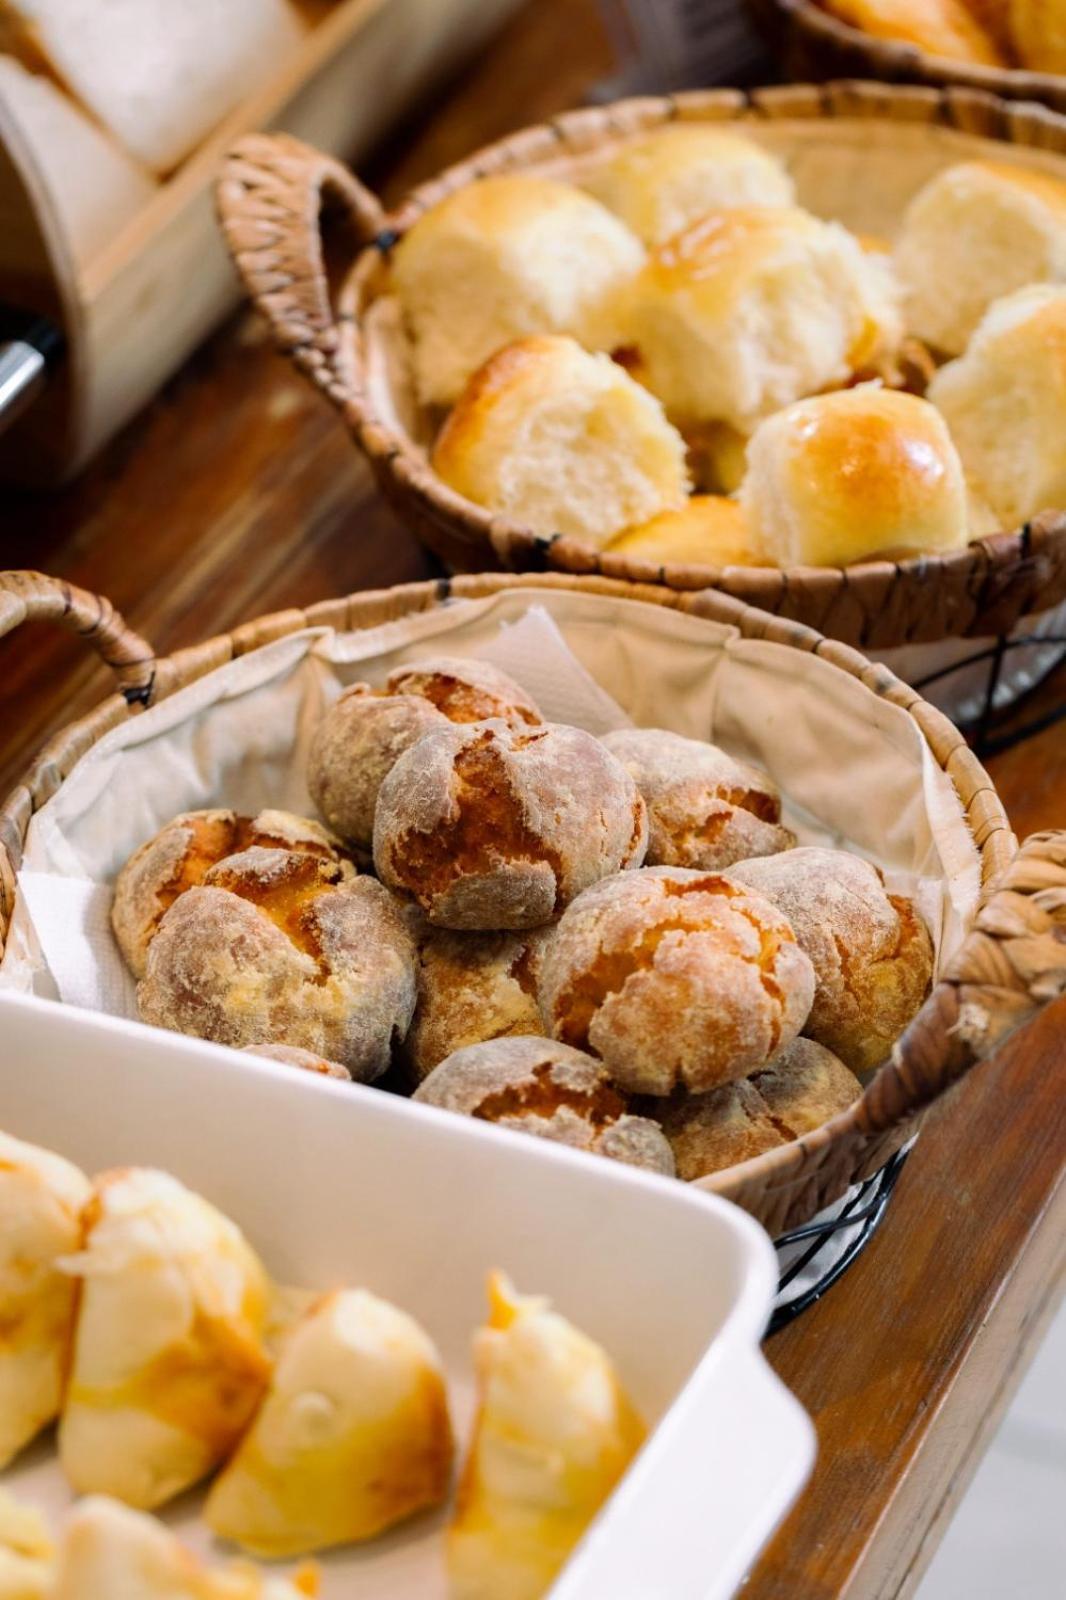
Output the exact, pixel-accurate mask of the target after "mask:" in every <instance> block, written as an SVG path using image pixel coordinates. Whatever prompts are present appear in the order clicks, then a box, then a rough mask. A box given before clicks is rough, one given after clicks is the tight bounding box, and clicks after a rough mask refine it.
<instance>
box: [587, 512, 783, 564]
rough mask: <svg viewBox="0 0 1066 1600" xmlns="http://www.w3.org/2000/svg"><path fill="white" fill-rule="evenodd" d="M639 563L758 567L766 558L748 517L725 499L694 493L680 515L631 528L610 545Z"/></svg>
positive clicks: (663, 516)
mask: <svg viewBox="0 0 1066 1600" xmlns="http://www.w3.org/2000/svg"><path fill="white" fill-rule="evenodd" d="M607 548H608V549H609V550H610V552H611V554H612V555H616V554H617V555H625V556H632V557H633V558H634V559H635V560H638V561H656V562H662V563H664V564H665V563H667V562H675V561H676V562H684V563H686V564H688V563H690V562H691V563H694V564H696V565H698V566H708V567H757V566H761V565H762V564H763V560H762V558H761V556H760V554H759V552H758V551H757V550H755V549H754V548H753V546H752V543H751V541H750V540H749V538H748V532H747V525H746V524H745V521H744V513H743V512H742V511H741V509H740V507H739V506H738V505H737V503H736V501H735V500H728V499H726V498H725V496H724V495H716V494H694V495H693V496H692V498H691V499H690V500H686V502H685V504H684V505H683V506H682V507H681V508H680V509H679V510H677V511H660V512H659V515H658V516H657V517H652V518H651V519H650V521H648V522H641V523H639V524H638V525H637V527H635V528H628V529H627V530H626V532H625V533H623V534H620V535H619V537H618V538H617V539H614V540H613V541H612V542H611V544H609V545H608V547H607Z"/></svg>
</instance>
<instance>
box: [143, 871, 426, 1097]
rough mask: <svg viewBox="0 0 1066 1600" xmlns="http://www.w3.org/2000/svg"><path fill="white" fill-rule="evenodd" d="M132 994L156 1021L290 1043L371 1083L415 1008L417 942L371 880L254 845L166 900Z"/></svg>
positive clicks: (229, 1040) (217, 1037) (237, 1040)
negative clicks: (172, 899)
mask: <svg viewBox="0 0 1066 1600" xmlns="http://www.w3.org/2000/svg"><path fill="white" fill-rule="evenodd" d="M137 1001H138V1004H139V1006H140V1012H141V1016H142V1017H143V1018H144V1020H145V1021H146V1022H152V1023H155V1024H156V1025H157V1026H158V1027H162V1028H173V1029H176V1030H177V1032H179V1033H191V1034H195V1035H197V1036H198V1037H199V1038H201V1039H212V1040H214V1041H215V1042H216V1043H217V1044H228V1045H235V1046H236V1047H238V1048H241V1047H243V1046H244V1045H249V1044H251V1045H258V1044H284V1045H296V1046H298V1047H299V1048H300V1049H303V1050H309V1051H311V1052H312V1053H313V1054H314V1055H318V1056H324V1057H325V1058H326V1060H327V1061H337V1062H340V1063H341V1065H342V1066H344V1067H346V1068H347V1069H348V1071H349V1072H350V1073H351V1075H352V1076H353V1077H354V1078H356V1079H357V1080H359V1081H360V1082H366V1083H369V1082H372V1081H373V1079H375V1078H377V1077H379V1076H380V1075H381V1073H382V1072H384V1071H385V1069H386V1067H387V1066H388V1065H389V1060H390V1052H391V1047H392V1044H393V1041H394V1039H397V1040H399V1039H402V1038H403V1035H404V1034H405V1033H406V1031H407V1027H408V1024H409V1023H410V1021H411V1016H412V1014H413V1012H414V1007H415V947H414V941H413V939H412V938H411V935H410V933H409V932H408V930H407V927H406V926H405V923H404V920H403V917H402V916H401V914H400V911H399V909H398V907H397V905H396V902H395V901H394V900H393V898H392V896H391V895H390V894H389V893H388V890H387V889H385V888H384V887H383V886H382V885H381V884H380V883H377V882H376V881H375V880H374V879H373V878H354V877H347V876H345V873H344V870H343V868H342V866H341V865H340V864H338V863H336V862H330V861H324V860H322V859H321V858H320V857H316V856H309V855H297V854H296V853H295V852H293V851H289V850H266V849H263V848H261V847H255V848H253V849H249V850H245V851H242V852H241V853H240V854H238V855H233V856H229V857H228V858H227V859H226V860H224V861H221V862H219V863H218V864H217V865H216V866H214V867H212V868H211V869H210V871H208V872H207V874H206V875H205V877H204V880H203V883H202V885H201V886H200V887H198V888H194V889H187V890H186V892H185V893H184V894H183V895H182V896H181V897H180V898H179V899H178V900H176V901H175V902H174V904H173V905H172V906H171V907H170V910H169V911H168V912H167V913H166V915H165V916H164V918H163V920H162V922H161V923H160V925H159V931H158V933H157V934H156V936H155V938H154V939H153V941H152V943H151V945H150V947H149V950H148V962H147V967H146V970H145V975H144V977H143V978H142V980H141V982H140V984H139V986H138V989H137Z"/></svg>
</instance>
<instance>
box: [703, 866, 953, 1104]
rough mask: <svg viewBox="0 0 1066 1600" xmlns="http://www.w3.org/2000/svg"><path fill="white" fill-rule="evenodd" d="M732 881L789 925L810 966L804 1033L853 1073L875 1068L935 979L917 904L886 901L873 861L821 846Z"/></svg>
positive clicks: (742, 869)
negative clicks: (763, 901) (811, 982)
mask: <svg viewBox="0 0 1066 1600" xmlns="http://www.w3.org/2000/svg"><path fill="white" fill-rule="evenodd" d="M728 877H729V879H730V881H731V882H732V883H736V884H740V885H742V886H743V887H744V888H746V889H749V890H751V891H752V892H753V893H755V894H758V895H762V896H763V897H765V899H767V900H769V901H771V902H772V903H773V904H774V905H775V906H776V907H777V908H778V910H779V911H781V912H782V913H783V914H784V915H785V916H786V917H787V918H788V920H789V922H790V924H791V925H792V927H793V929H794V930H795V934H796V938H797V939H798V940H799V942H800V945H801V946H802V947H803V949H804V950H805V951H806V953H807V955H808V956H809V957H810V959H811V961H812V962H813V964H814V973H815V977H816V980H817V982H816V987H815V991H814V1003H813V1004H812V1006H811V1009H810V1016H809V1017H808V1018H807V1022H806V1026H805V1027H804V1029H803V1031H804V1033H806V1034H808V1035H809V1036H810V1037H811V1038H812V1039H816V1040H817V1041H818V1042H819V1043H820V1044H824V1045H825V1046H826V1047H827V1048H828V1049H830V1050H832V1051H834V1052H835V1053H836V1055H838V1056H839V1057H840V1059H841V1060H842V1061H843V1062H844V1063H845V1064H846V1065H847V1066H849V1067H850V1068H851V1070H852V1071H853V1072H857V1073H865V1072H868V1071H870V1070H872V1069H873V1068H874V1067H879V1066H880V1065H881V1063H882V1061H884V1060H885V1059H886V1058H887V1056H888V1055H889V1053H890V1051H891V1049H892V1046H893V1045H894V1044H895V1042H896V1040H897V1039H898V1038H899V1036H900V1034H901V1033H902V1032H903V1030H904V1028H905V1027H906V1026H907V1024H908V1022H910V1021H911V1019H912V1018H913V1017H914V1015H915V1013H916V1012H917V1011H918V1008H919V1007H920V1006H921V1003H922V1001H923V1000H924V999H925V996H926V994H927V992H928V989H929V984H930V981H931V979H932V976H933V945H932V940H931V939H930V937H929V931H928V929H927V928H926V926H925V923H924V922H923V921H922V918H921V916H920V915H919V913H918V910H917V907H916V906H915V905H914V902H913V901H911V900H909V899H907V897H906V896H905V895H897V894H890V893H889V892H888V890H887V889H886V888H885V885H884V879H883V877H882V875H881V873H880V872H879V871H878V869H877V868H876V867H875V866H872V865H871V864H870V862H868V861H863V860H861V859H860V857H858V856H853V855H849V854H848V853H847V851H844V850H826V849H822V848H820V847H817V846H808V847H806V848H804V849H801V850H789V851H787V852H786V854H784V855H780V856H767V857H766V859H765V860H761V861H741V862H738V864H737V865H736V866H735V867H731V868H730V869H729V873H728Z"/></svg>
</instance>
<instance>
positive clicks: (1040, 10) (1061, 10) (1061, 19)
mask: <svg viewBox="0 0 1066 1600" xmlns="http://www.w3.org/2000/svg"><path fill="white" fill-rule="evenodd" d="M1002 3H1005V4H1006V6H1007V8H1008V9H1007V16H1008V21H1009V26H1010V37H1011V43H1012V44H1013V46H1014V48H1015V50H1016V51H1017V53H1018V58H1019V60H1020V61H1021V64H1022V66H1023V67H1028V68H1029V69H1030V70H1031V71H1033V72H1054V73H1057V74H1059V75H1060V76H1061V75H1062V74H1066V3H1064V0H1002Z"/></svg>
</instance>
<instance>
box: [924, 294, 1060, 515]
mask: <svg viewBox="0 0 1066 1600" xmlns="http://www.w3.org/2000/svg"><path fill="white" fill-rule="evenodd" d="M929 398H930V400H931V401H932V403H933V404H934V405H935V406H936V407H937V408H938V409H939V410H940V411H941V412H942V414H943V416H944V419H945V421H946V422H947V425H948V427H949V429H950V430H951V437H952V439H953V440H954V441H955V444H956V445H957V447H958V451H959V455H960V456H961V457H962V464H963V466H964V467H965V469H966V472H967V475H968V477H969V478H970V480H971V482H972V483H974V485H975V486H976V488H977V490H978V492H979V493H980V495H981V496H982V497H983V498H984V500H985V501H986V502H987V503H988V504H989V505H990V506H991V507H992V508H993V510H994V511H995V512H996V514H997V516H998V518H999V519H1000V522H1001V524H1002V526H1004V527H1007V528H1016V527H1017V526H1018V524H1019V523H1021V522H1025V521H1026V520H1027V519H1028V518H1030V517H1032V516H1035V515H1036V513H1037V512H1038V511H1047V510H1051V509H1061V508H1063V507H1066V283H1063V284H1037V285H1034V286H1033V287H1032V288H1029V289H1019V291H1018V293H1017V294H1012V295H1008V296H1007V298H1006V299H1004V300H997V301H996V302H995V304H994V305H992V306H991V308H990V309H989V311H988V312H987V313H986V315H985V317H984V318H983V320H982V321H981V323H980V325H979V327H978V329H977V332H976V333H975V334H974V336H973V338H972V339H971V340H970V344H969V347H968V349H967V351H966V354H965V355H963V356H960V357H959V359H958V360H957V361H951V362H949V363H948V365H947V366H946V367H941V369H940V371H939V372H938V373H937V375H936V377H935V378H934V379H933V382H932V384H931V385H930V388H929Z"/></svg>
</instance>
